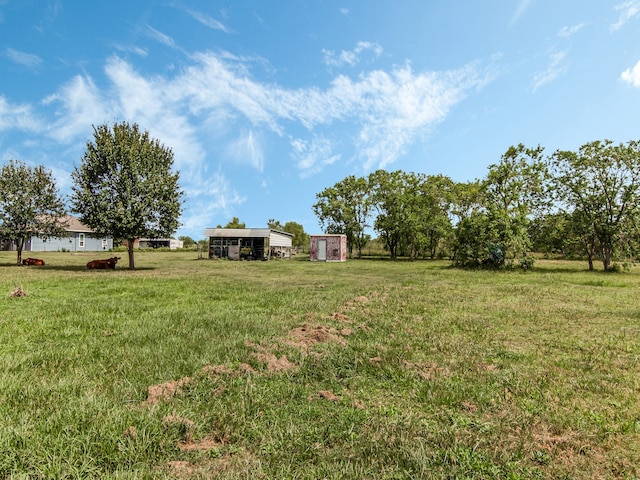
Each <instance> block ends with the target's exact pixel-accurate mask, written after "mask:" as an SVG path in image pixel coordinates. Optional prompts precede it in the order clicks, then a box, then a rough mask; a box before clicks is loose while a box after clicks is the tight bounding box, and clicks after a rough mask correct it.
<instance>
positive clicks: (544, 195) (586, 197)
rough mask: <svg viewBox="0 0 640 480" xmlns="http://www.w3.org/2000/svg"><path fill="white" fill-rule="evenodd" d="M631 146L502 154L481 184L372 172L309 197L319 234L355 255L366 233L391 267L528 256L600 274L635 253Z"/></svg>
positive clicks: (639, 237) (525, 260) (637, 199)
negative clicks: (404, 262) (343, 241)
mask: <svg viewBox="0 0 640 480" xmlns="http://www.w3.org/2000/svg"><path fill="white" fill-rule="evenodd" d="M639 187H640V143H639V142H637V141H629V142H627V143H626V144H618V145H615V144H614V143H613V142H611V141H610V140H603V141H594V142H590V143H587V144H585V145H583V146H582V147H580V149H579V150H578V151H577V152H572V151H562V150H557V151H555V152H553V153H552V154H550V155H544V149H543V148H542V147H540V146H537V147H535V148H528V147H526V146H524V145H522V144H519V145H518V146H511V147H509V148H508V150H507V151H506V152H505V153H504V154H503V155H502V156H501V158H500V161H499V162H498V163H496V164H492V165H490V166H489V167H488V172H487V175H486V176H485V177H484V178H483V179H479V180H475V181H473V182H462V183H459V182H454V181H453V180H451V178H449V177H447V176H444V175H424V174H419V173H407V172H403V171H400V170H398V171H394V172H388V171H386V170H378V171H375V172H373V173H371V174H370V175H369V176H367V177H355V176H353V175H351V176H348V177H346V178H344V179H343V180H341V181H339V182H338V183H336V184H335V185H333V186H332V187H329V188H326V189H324V190H323V191H322V192H320V193H318V194H317V195H316V199H317V202H316V203H315V204H314V205H313V211H314V212H315V214H316V215H317V217H318V219H319V220H320V224H321V225H322V227H323V229H324V230H325V231H326V232H327V233H342V234H345V235H346V236H347V243H348V249H349V252H350V254H351V255H354V254H355V255H357V256H361V254H362V249H363V247H364V246H365V245H366V243H367V242H368V241H369V240H370V236H369V235H368V234H367V233H366V232H367V231H370V229H371V228H373V230H374V231H375V232H376V233H377V234H378V237H379V239H380V241H382V243H383V245H384V247H385V249H386V250H387V251H388V252H389V254H390V256H391V257H392V258H395V257H397V256H408V257H410V258H417V257H429V258H451V260H452V261H453V263H454V264H455V265H458V266H462V267H481V266H487V267H492V268H504V267H514V266H521V267H523V268H528V267H529V266H531V265H532V262H533V260H532V259H531V257H530V256H527V253H528V252H532V251H535V252H540V253H545V254H560V255H564V256H570V257H577V258H584V259H586V260H587V261H588V263H589V269H590V270H593V262H594V261H595V260H599V261H602V264H603V268H604V270H610V269H612V268H613V261H614V260H615V259H617V258H625V259H627V258H631V257H635V255H636V254H637V252H638V251H639V250H640V230H639V228H638V225H639V223H640V222H639V220H640V210H639V208H638V205H639V204H640V191H639Z"/></svg>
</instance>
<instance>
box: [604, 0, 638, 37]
mask: <svg viewBox="0 0 640 480" xmlns="http://www.w3.org/2000/svg"><path fill="white" fill-rule="evenodd" d="M614 8H615V10H616V11H618V12H620V15H619V17H618V21H617V22H616V23H614V24H612V25H611V30H612V31H616V30H620V29H621V28H622V27H623V26H624V24H625V23H627V22H628V21H630V20H632V19H633V18H634V17H636V16H637V15H638V14H639V13H640V1H639V0H628V1H626V2H624V3H620V4H618V5H616V6H615V7H614Z"/></svg>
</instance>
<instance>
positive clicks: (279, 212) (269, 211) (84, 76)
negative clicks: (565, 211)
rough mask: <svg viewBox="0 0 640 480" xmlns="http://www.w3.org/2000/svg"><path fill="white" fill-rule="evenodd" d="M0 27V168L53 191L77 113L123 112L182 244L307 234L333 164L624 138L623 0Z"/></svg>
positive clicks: (176, 15)
mask: <svg viewBox="0 0 640 480" xmlns="http://www.w3.org/2000/svg"><path fill="white" fill-rule="evenodd" d="M0 40H1V42H0V163H5V162H7V161H8V160H9V159H17V160H22V161H24V162H27V163H28V164H32V165H39V164H44V165H45V166H46V167H47V168H49V169H50V170H51V171H52V172H53V174H54V177H55V179H56V181H57V183H58V186H59V188H60V190H61V192H62V193H64V194H68V193H69V192H70V182H71V180H70V173H71V171H72V170H73V168H74V166H76V165H78V164H79V163H80V160H81V158H82V154H83V152H84V149H85V145H86V142H87V140H90V139H91V138H92V132H93V129H92V126H93V125H100V124H104V123H107V124H113V123H114V122H120V121H128V122H130V123H137V124H139V125H140V127H141V128H143V129H145V130H148V131H149V133H150V134H151V135H152V136H153V137H155V138H158V139H159V140H160V141H161V142H162V143H163V144H164V145H165V146H167V147H170V148H171V149H172V150H173V152H174V154H175V167H176V169H177V170H179V171H180V178H181V186H182V188H183V189H184V191H185V194H186V202H185V205H184V214H183V216H182V219H181V221H182V224H183V225H182V227H181V228H180V229H179V230H178V232H177V234H176V235H189V236H191V237H193V238H195V239H199V238H202V236H203V231H204V229H205V228H206V227H215V226H216V225H218V224H223V225H224V224H225V223H227V222H228V221H229V220H231V218H232V217H234V216H235V217H238V218H240V220H241V221H244V222H245V223H246V224H247V226H250V227H264V226H266V222H267V220H268V219H269V218H275V219H277V220H280V221H281V222H282V223H285V222H287V221H296V222H298V223H301V224H302V225H303V226H304V228H305V231H307V232H308V233H319V232H320V227H319V224H318V221H317V219H316V217H315V216H314V214H313V211H312V208H311V206H312V205H313V203H314V202H315V195H316V194H317V193H319V192H320V191H322V190H323V189H324V188H326V187H329V186H331V185H333V184H334V183H336V182H337V181H339V180H341V179H343V178H344V177H346V176H347V175H350V174H353V175H356V176H364V175H367V174H368V173H369V172H371V171H373V170H376V169H378V168H385V169H388V170H397V169H401V170H405V171H407V172H421V173H426V174H439V173H442V174H445V175H448V176H450V177H451V178H453V179H454V180H456V181H467V180H473V179H476V178H482V177H484V176H485V175H486V172H487V167H488V166H489V165H490V164H492V163H496V162H498V161H499V160H500V156H501V155H502V154H503V153H504V152H505V151H506V150H507V148H508V147H509V146H510V145H516V144H518V143H524V144H525V145H527V146H536V145H541V146H542V147H544V148H545V151H546V152H547V153H552V152H553V151H555V150H556V149H577V148H578V147H579V146H580V145H582V144H584V143H586V142H589V141H593V140H602V139H605V138H607V139H611V140H613V141H614V142H626V141H629V140H638V139H640V130H639V128H638V127H639V126H640V122H639V118H640V0H614V1H606V0H562V1H557V0H512V1H507V0H486V1H483V2H481V1H477V0H458V1H449V0H429V1H425V0H388V1H387V0H353V1H346V0H345V1H333V0H297V1H293V0H272V1H267V0H242V1H235V2H229V1H227V2H220V1H216V0H176V1H172V0H166V1H165V0H155V1H150V0H149V1H145V0H135V1H132V0H126V1H123V0H110V1H108V2H95V1H80V0H0Z"/></svg>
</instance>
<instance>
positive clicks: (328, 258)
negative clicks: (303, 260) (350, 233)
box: [309, 234, 347, 262]
mask: <svg viewBox="0 0 640 480" xmlns="http://www.w3.org/2000/svg"><path fill="white" fill-rule="evenodd" d="M309 260H311V261H312V262H346V261H347V236H346V235H340V234H321V235H309Z"/></svg>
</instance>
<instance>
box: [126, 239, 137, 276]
mask: <svg viewBox="0 0 640 480" xmlns="http://www.w3.org/2000/svg"><path fill="white" fill-rule="evenodd" d="M134 241H135V238H130V239H128V240H127V253H128V254H129V270H134V269H135V268H136V265H135V262H134V261H133V242H134Z"/></svg>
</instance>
